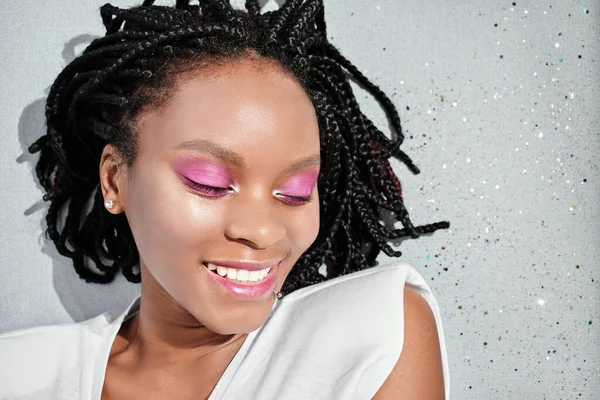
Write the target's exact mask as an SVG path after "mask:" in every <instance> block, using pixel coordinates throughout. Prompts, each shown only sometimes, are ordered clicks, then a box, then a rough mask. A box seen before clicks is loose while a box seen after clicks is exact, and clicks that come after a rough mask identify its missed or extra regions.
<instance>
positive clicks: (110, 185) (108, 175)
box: [100, 144, 128, 214]
mask: <svg viewBox="0 0 600 400" xmlns="http://www.w3.org/2000/svg"><path fill="white" fill-rule="evenodd" d="M126 168H127V167H126V164H125V162H124V160H123V159H122V157H121V155H120V154H119V152H118V151H117V148H116V147H115V146H113V145H112V144H107V145H106V146H104V150H103V151H102V156H101V157H100V190H102V195H103V197H104V202H105V207H106V209H107V210H108V212H110V213H113V214H119V213H121V212H122V211H125V208H126V202H125V199H126V193H127V186H126V184H127V172H128V171H127V169H126ZM107 200H112V201H113V207H112V208H108V207H107V206H106V201H107Z"/></svg>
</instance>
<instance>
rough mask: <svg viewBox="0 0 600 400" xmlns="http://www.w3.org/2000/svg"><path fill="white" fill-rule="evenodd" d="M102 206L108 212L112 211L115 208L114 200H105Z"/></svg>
mask: <svg viewBox="0 0 600 400" xmlns="http://www.w3.org/2000/svg"><path fill="white" fill-rule="evenodd" d="M104 205H105V206H106V208H108V209H109V210H110V209H112V208H113V207H114V206H115V201H114V200H112V199H111V200H106V201H105V202H104Z"/></svg>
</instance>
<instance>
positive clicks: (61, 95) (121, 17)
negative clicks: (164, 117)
mask: <svg viewBox="0 0 600 400" xmlns="http://www.w3.org/2000/svg"><path fill="white" fill-rule="evenodd" d="M153 3H154V1H153V0H145V1H144V2H143V4H142V5H139V6H135V7H132V8H128V9H121V8H118V7H115V6H113V5H111V4H110V3H107V4H105V5H103V6H102V7H100V13H101V16H102V21H103V23H104V26H105V28H106V34H105V36H104V37H100V38H97V39H95V40H93V41H92V42H91V43H90V44H89V46H88V47H87V48H86V49H85V50H84V51H83V53H82V54H81V55H80V56H79V57H77V58H76V59H74V60H73V61H72V62H71V63H70V64H68V65H67V66H66V67H65V68H64V69H63V70H62V71H61V72H60V74H59V75H58V76H57V78H56V80H55V81H54V83H53V84H52V87H51V89H50V92H49V95H48V98H47V103H46V114H45V116H46V126H47V131H46V134H45V135H43V136H41V137H40V138H39V139H37V140H36V141H35V142H34V143H33V144H31V146H30V147H29V151H30V152H31V153H36V152H39V153H40V157H39V160H38V162H37V164H36V175H37V177H38V179H39V180H40V183H41V185H42V186H43V188H44V189H45V191H46V193H45V195H44V196H43V199H44V200H45V201H50V206H49V209H48V213H47V215H46V221H47V230H46V232H45V233H46V235H47V236H49V237H50V238H51V240H52V241H53V242H54V244H55V246H56V248H57V250H58V252H59V253H60V254H61V255H63V256H65V257H69V258H71V259H72V261H73V264H74V267H75V271H76V272H77V274H78V275H79V276H80V277H81V278H82V279H84V280H85V281H87V282H96V283H108V282H111V281H112V280H113V279H114V277H115V275H116V274H117V272H118V271H119V270H121V271H122V273H123V275H124V276H125V277H126V279H127V280H128V281H131V282H140V281H141V276H140V273H139V271H138V272H136V267H138V263H139V253H138V250H137V247H136V244H135V242H134V239H133V235H132V232H131V230H130V227H129V225H128V223H127V220H126V218H125V215H124V213H121V214H118V215H113V214H111V213H109V212H107V211H106V210H105V208H104V207H103V202H104V199H103V196H102V192H101V190H100V189H99V174H98V168H99V162H100V156H101V154H102V151H103V148H104V146H105V145H106V144H112V145H114V146H115V147H116V148H117V150H118V151H119V153H120V154H121V155H122V156H123V160H124V161H123V162H124V163H127V165H128V166H132V165H133V164H134V161H135V158H136V143H137V142H136V137H137V136H136V135H137V132H136V118H137V117H138V116H139V115H140V113H141V111H142V110H143V109H147V108H150V109H157V108H159V107H160V106H161V105H164V104H165V102H166V101H168V99H169V96H170V95H172V92H173V90H172V89H173V86H174V84H175V82H176V78H178V77H181V76H182V74H185V73H186V72H191V71H194V70H198V68H202V69H203V70H206V71H209V70H210V68H211V67H212V66H218V65H224V64H226V63H230V62H232V61H235V60H240V59H252V58H261V59H268V60H271V61H275V62H276V63H277V64H278V65H280V66H281V67H283V69H284V70H285V71H287V72H289V73H292V74H293V75H294V76H295V77H296V79H297V80H298V82H299V83H300V84H301V85H302V87H303V88H304V90H305V91H306V93H307V94H308V96H309V98H310V100H311V101H312V103H313V106H314V108H315V112H316V115H317V120H318V125H319V134H320V147H321V157H322V164H321V173H320V175H319V178H318V182H317V185H318V190H319V201H320V210H321V212H320V215H321V221H320V230H319V234H318V237H317V238H316V240H315V241H314V242H313V243H312V245H311V246H310V247H309V248H308V249H307V251H305V252H304V253H303V254H302V256H301V257H300V258H299V260H298V261H297V263H296V265H295V266H294V268H292V270H291V272H290V274H289V276H288V278H287V279H286V281H285V283H284V286H283V288H282V292H283V293H291V292H293V291H295V290H297V289H300V288H302V287H305V286H309V285H312V284H315V283H318V282H321V281H324V280H327V279H331V278H334V277H337V276H341V275H345V274H348V273H352V272H355V271H359V270H363V269H366V268H368V267H372V266H374V265H375V259H376V257H377V255H378V254H379V253H380V252H381V251H383V252H384V253H385V254H387V255H388V256H393V257H399V256H401V254H402V253H401V252H400V251H395V250H393V249H392V248H391V247H390V245H389V244H388V242H389V241H390V240H393V239H398V238H401V237H405V236H410V237H411V238H413V239H416V238H418V237H419V236H420V235H422V234H425V233H429V232H433V231H436V230H438V229H442V228H443V229H446V228H448V227H449V226H450V223H449V222H447V221H442V222H436V223H433V224H428V225H423V226H414V225H413V224H412V222H411V221H410V219H409V216H408V212H407V210H406V208H405V207H404V204H403V199H402V186H401V184H400V182H399V180H398V178H397V177H396V175H395V174H394V172H393V171H392V168H391V167H390V164H389V161H388V159H389V158H391V157H396V158H397V159H399V160H401V161H402V162H403V163H404V164H405V165H406V166H407V167H408V168H409V170H410V171H411V172H412V173H414V174H419V173H420V170H419V169H418V168H417V166H416V165H415V164H414V163H413V162H412V160H410V158H409V157H408V156H407V155H406V154H405V153H404V152H403V151H402V150H400V145H401V144H402V142H403V140H404V136H403V135H402V128H401V126H400V119H399V117H398V113H397V111H396V108H395V107H394V105H393V103H392V102H391V101H390V99H389V98H388V97H387V96H386V95H385V93H383V92H382V91H381V90H380V89H379V88H378V87H377V86H376V85H374V84H373V83H371V82H370V81H369V80H368V79H367V78H366V77H365V76H364V75H363V74H362V73H361V72H360V71H359V70H358V69H357V68H356V67H355V66H354V65H352V64H351V63H350V61H348V60H347V59H346V58H345V57H344V56H343V55H342V54H340V52H339V51H338V50H337V49H336V48H335V47H334V46H333V45H332V44H331V43H330V42H329V41H328V40H327V34H326V25H325V13H324V9H323V0H306V1H304V0H288V1H287V2H286V3H285V4H284V5H282V6H281V7H280V8H279V9H278V10H276V11H269V12H265V13H262V14H261V11H260V6H259V3H258V0H246V2H245V10H241V9H235V8H233V7H232V6H231V4H230V2H229V0H199V1H198V3H199V5H190V4H189V3H190V1H189V0H176V5H175V7H169V6H157V5H154V4H153ZM348 75H349V76H350V77H353V78H354V79H355V80H356V81H357V82H358V83H359V84H360V85H361V86H362V87H364V88H365V89H366V90H367V91H368V92H369V93H370V94H371V95H373V96H374V98H375V99H376V100H377V101H378V102H379V104H380V105H381V106H382V107H383V109H384V111H385V113H386V116H387V118H388V119H389V120H390V121H391V125H392V128H393V130H394V131H395V132H396V135H397V138H396V139H395V140H390V139H388V138H387V137H386V136H385V135H384V134H383V132H381V131H380V130H379V129H378V128H377V127H376V126H375V125H374V124H373V122H372V121H371V120H370V119H369V118H367V117H366V116H365V115H364V114H363V113H362V112H361V110H360V109H359V106H358V104H357V101H356V98H355V97H354V94H353V91H352V88H351V86H350V84H349V80H348ZM384 212H385V213H387V214H389V215H393V216H394V221H396V220H399V221H400V222H401V223H402V226H403V228H402V229H392V228H390V227H387V226H386V225H385V224H382V223H381V221H380V220H381V218H382V215H383V213H384ZM65 213H66V217H65V218H64V223H62V227H59V226H58V225H59V220H60V218H59V217H60V216H61V215H63V214H65ZM92 263H93V265H92ZM323 264H325V265H326V267H327V273H326V275H327V276H324V275H322V274H321V273H320V272H319V268H320V266H321V265H323Z"/></svg>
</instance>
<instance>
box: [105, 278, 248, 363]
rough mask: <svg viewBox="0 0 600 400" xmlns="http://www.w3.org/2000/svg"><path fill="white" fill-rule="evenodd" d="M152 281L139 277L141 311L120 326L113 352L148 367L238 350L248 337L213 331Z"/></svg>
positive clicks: (199, 359) (202, 358)
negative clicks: (233, 349)
mask: <svg viewBox="0 0 600 400" xmlns="http://www.w3.org/2000/svg"><path fill="white" fill-rule="evenodd" d="M146 276H150V274H147V275H146ZM152 281H153V280H152V278H150V279H142V294H141V299H140V311H139V313H138V314H137V315H135V316H134V317H132V318H131V319H130V320H128V321H127V322H126V323H124V324H123V326H122V327H121V330H120V331H119V336H120V338H121V344H120V346H117V347H116V348H115V349H114V351H115V352H116V353H124V352H127V353H128V354H129V357H128V358H129V359H130V360H136V362H139V363H140V364H139V365H145V366H148V367H150V366H160V367H165V366H168V365H173V366H175V365H180V364H186V365H187V364H190V363H194V362H202V361H203V360H206V359H211V358H213V357H214V356H217V355H218V354H221V353H222V352H221V351H219V350H223V349H227V350H230V349H231V348H233V347H235V348H236V349H239V347H240V346H241V344H242V343H243V341H244V340H245V338H246V337H247V336H248V334H247V333H237V334H220V333H217V332H214V331H212V330H211V329H209V328H208V327H206V326H204V325H203V324H202V323H201V322H200V321H198V320H197V319H196V318H195V317H194V316H193V315H191V314H190V313H189V312H188V311H187V310H185V309H184V308H183V307H182V306H181V305H179V304H178V303H177V302H176V301H175V300H173V299H172V298H171V297H170V296H169V295H168V294H167V293H166V292H165V291H164V289H163V288H162V287H160V285H158V284H157V283H156V282H152ZM145 282H147V283H145ZM130 357H131V358H130Z"/></svg>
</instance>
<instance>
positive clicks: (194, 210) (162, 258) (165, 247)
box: [127, 179, 220, 268]
mask: <svg viewBox="0 0 600 400" xmlns="http://www.w3.org/2000/svg"><path fill="white" fill-rule="evenodd" d="M175 186H176V185H173V184H168V185H167V184H163V185H161V184H160V182H158V181H155V180H153V181H143V180H142V179H139V180H138V181H137V182H136V187H135V188H134V191H133V193H131V196H130V197H129V198H128V202H129V203H128V204H129V210H127V215H128V219H130V225H131V229H132V232H133V234H134V237H135V241H136V245H137V246H138V250H139V252H140V256H141V257H142V258H143V259H144V260H145V261H146V262H147V261H150V260H152V261H153V262H156V261H158V262H159V263H160V264H161V265H164V266H166V265H168V266H169V267H171V268H172V267H175V266H176V265H180V264H181V262H187V261H188V260H187V259H188V258H189V259H190V260H189V261H190V262H191V261H192V260H191V258H195V257H197V256H199V254H198V252H199V251H201V250H202V248H204V246H207V245H208V242H209V241H210V239H211V237H212V238H214V237H215V235H214V232H215V230H216V229H218V228H219V222H220V217H219V213H218V212H216V210H215V207H214V205H213V206H211V204H208V203H207V202H205V201H204V202H203V201H202V200H201V199H200V198H199V197H198V196H194V195H193V194H191V193H189V192H187V191H186V190H185V189H183V188H181V187H179V188H177V187H175ZM130 214H131V217H130ZM177 260H179V262H175V261H177ZM147 266H148V267H149V268H150V267H151V266H150V265H147Z"/></svg>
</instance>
